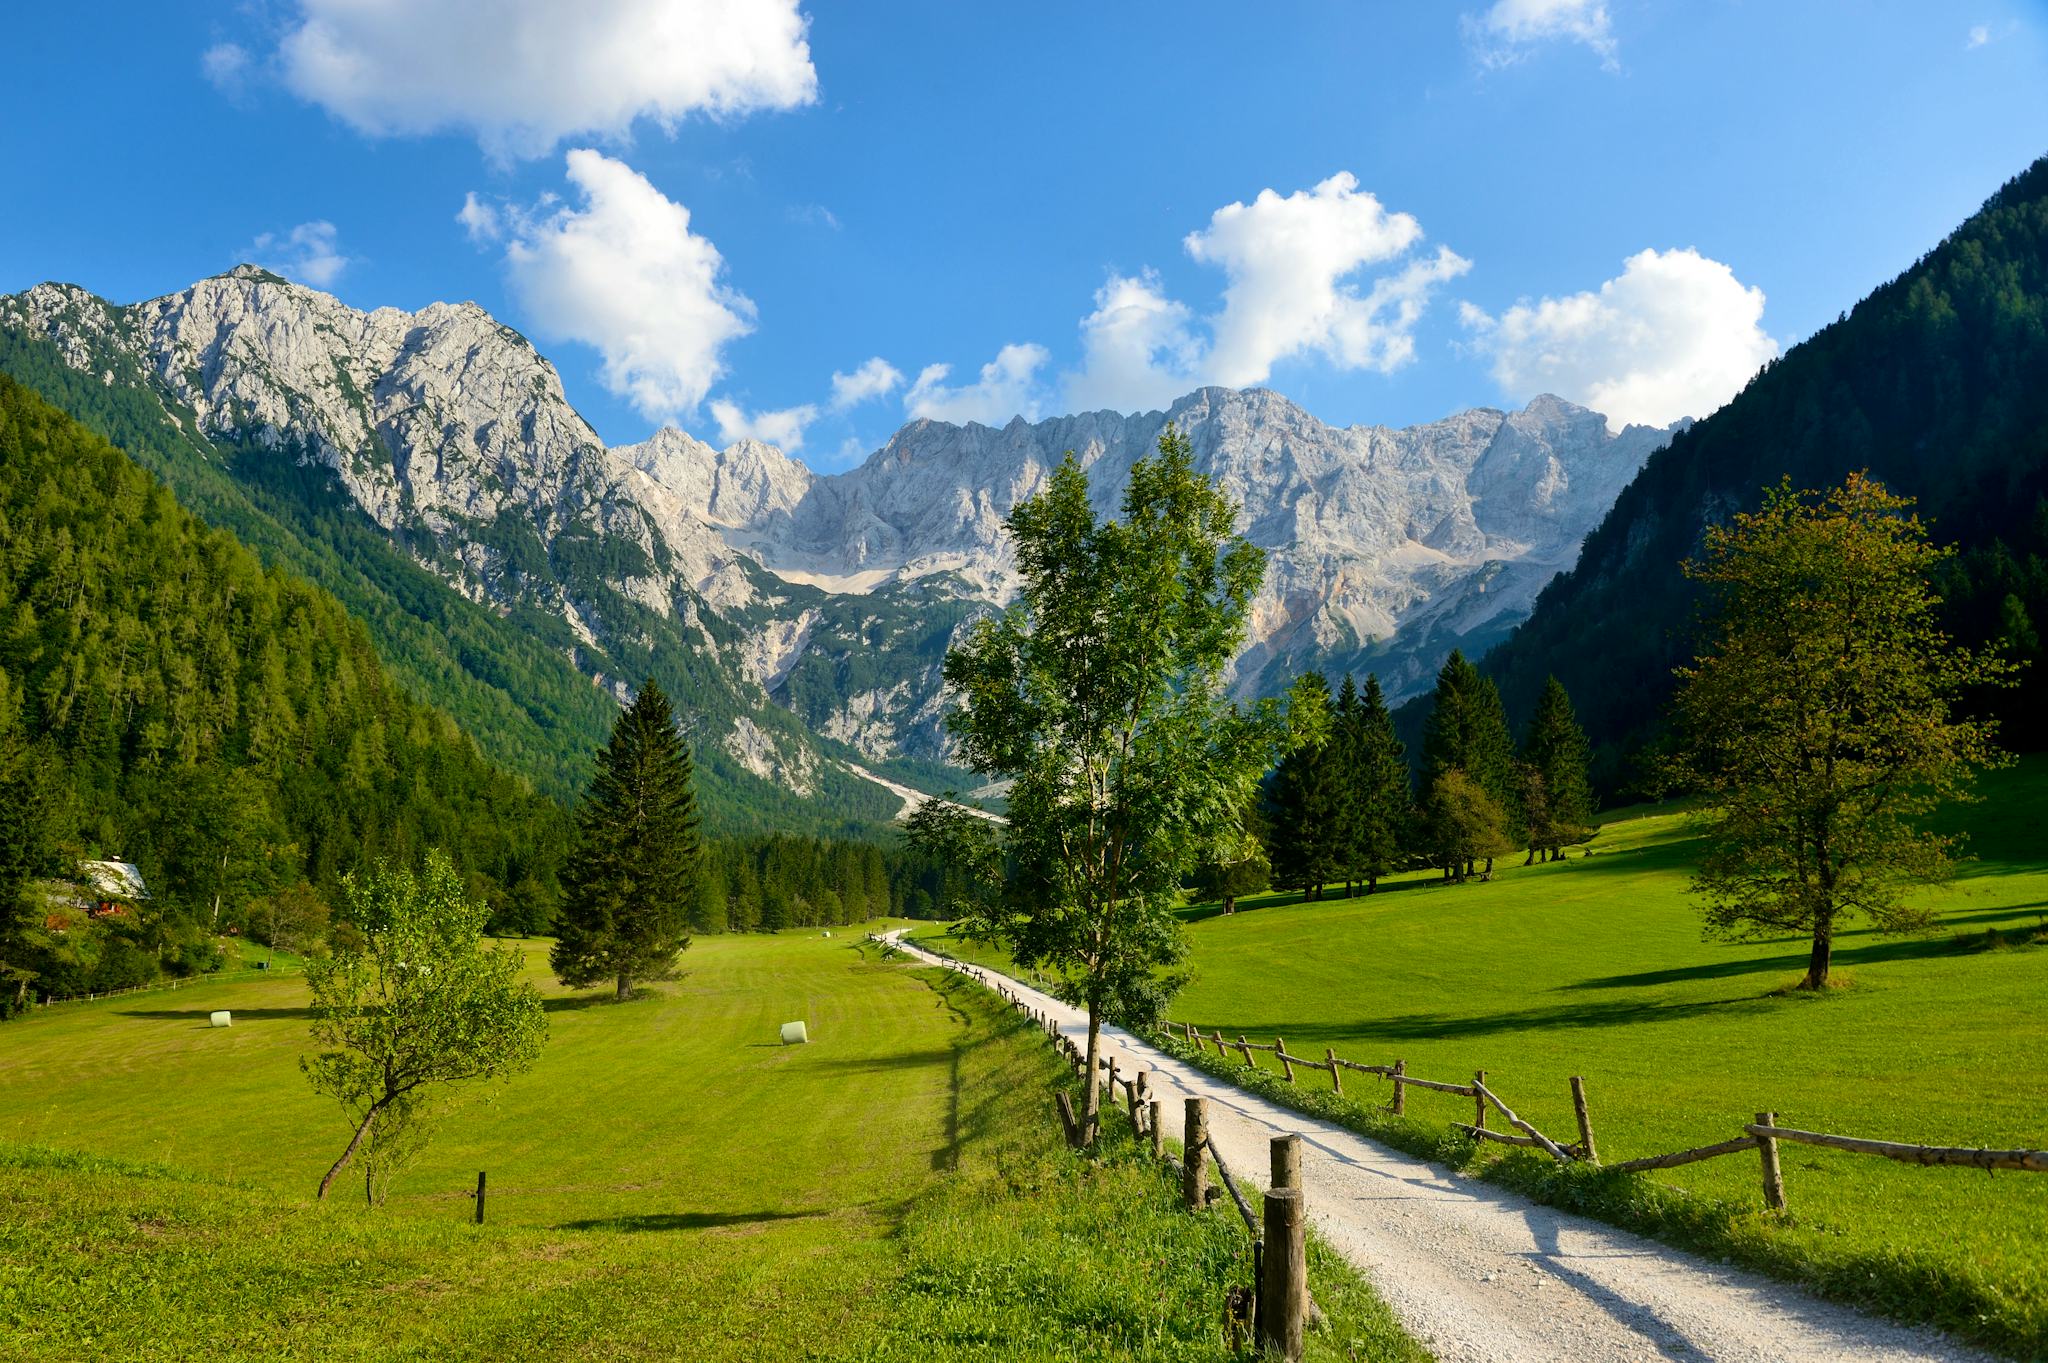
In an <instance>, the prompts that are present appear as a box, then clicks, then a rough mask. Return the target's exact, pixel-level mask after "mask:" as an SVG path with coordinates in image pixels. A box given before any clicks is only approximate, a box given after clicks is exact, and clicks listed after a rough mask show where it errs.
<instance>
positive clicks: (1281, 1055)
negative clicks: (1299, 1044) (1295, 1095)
mask: <svg viewBox="0 0 2048 1363" xmlns="http://www.w3.org/2000/svg"><path fill="white" fill-rule="evenodd" d="M1273 1054H1274V1056H1275V1057H1277V1058H1278V1059H1279V1061H1280V1069H1281V1072H1282V1073H1284V1074H1285V1075H1286V1076H1287V1082H1288V1083H1290V1084H1291V1083H1293V1082H1294V1062H1293V1061H1292V1060H1289V1059H1288V1058H1287V1038H1286V1037H1284V1036H1276V1037H1274V1038H1273Z"/></svg>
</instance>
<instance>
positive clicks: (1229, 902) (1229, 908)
mask: <svg viewBox="0 0 2048 1363" xmlns="http://www.w3.org/2000/svg"><path fill="white" fill-rule="evenodd" d="M1223 912H1225V913H1236V912H1237V896H1236V895H1234V894H1227V895H1225V896H1223Z"/></svg>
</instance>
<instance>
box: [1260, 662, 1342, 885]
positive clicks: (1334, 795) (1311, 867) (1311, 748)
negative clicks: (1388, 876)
mask: <svg viewBox="0 0 2048 1363" xmlns="http://www.w3.org/2000/svg"><path fill="white" fill-rule="evenodd" d="M1292 703H1293V704H1294V705H1295V706H1297V707H1299V709H1300V711H1301V712H1302V713H1303V714H1315V715H1317V716H1319V717H1320V722H1319V723H1318V724H1317V725H1316V726H1315V729H1314V730H1313V731H1312V732H1314V733H1315V737H1313V738H1311V739H1309V740H1307V741H1304V742H1302V743H1301V744H1299V745H1298V746H1296V747H1295V748H1294V749H1293V750H1292V751H1291V752H1289V753H1288V754H1287V755H1286V756H1285V757H1283V758H1281V759H1280V765H1279V767H1278V769H1276V770H1275V771H1274V773H1273V782H1272V786H1271V788H1270V790H1269V791H1268V794H1267V805H1268V809H1267V821H1268V824H1269V827H1270V830H1271V831H1270V835H1269V836H1270V837H1271V840H1272V841H1271V844H1270V848H1269V853H1268V855H1269V857H1270V860H1271V861H1272V866H1273V883H1274V884H1275V885H1278V886H1279V887H1280V888H1281V889H1283V890H1299V891H1301V895H1302V898H1303V899H1321V898H1322V897H1323V887H1324V886H1325V885H1327V884H1329V883H1330V882H1331V881H1332V880H1336V879H1338V878H1339V877H1341V876H1342V875H1343V873H1344V872H1343V858H1342V846H1341V838H1342V836H1343V826H1342V825H1343V819H1342V805H1343V792H1342V790H1341V788H1340V786H1339V767H1338V758H1339V749H1340V744H1341V738H1340V736H1339V733H1338V731H1337V729H1336V726H1335V725H1334V724H1332V723H1330V722H1329V715H1330V683H1329V681H1328V680H1327V679H1325V678H1324V676H1323V675H1322V673H1320V672H1310V673H1307V674H1306V675H1304V676H1303V677H1302V678H1301V680H1300V681H1299V682H1297V683H1295V686H1294V690H1293V693H1292Z"/></svg>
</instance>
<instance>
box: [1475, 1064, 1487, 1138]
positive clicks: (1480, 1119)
mask: <svg viewBox="0 0 2048 1363" xmlns="http://www.w3.org/2000/svg"><path fill="white" fill-rule="evenodd" d="M1485 1083H1486V1071H1485V1070H1474V1071H1472V1089H1473V1093H1472V1102H1473V1104H1474V1105H1475V1106H1476V1107H1477V1109H1478V1112H1479V1115H1478V1116H1476V1117H1474V1118H1473V1119H1472V1125H1474V1126H1476V1127H1478V1128H1479V1129H1480V1130H1481V1131H1484V1130H1486V1095H1485V1094H1483V1093H1480V1092H1479V1091H1478V1090H1479V1089H1480V1088H1482V1087H1483V1086H1484V1085H1485Z"/></svg>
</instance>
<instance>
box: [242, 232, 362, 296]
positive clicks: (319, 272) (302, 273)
mask: <svg viewBox="0 0 2048 1363" xmlns="http://www.w3.org/2000/svg"><path fill="white" fill-rule="evenodd" d="M241 254H242V255H243V256H244V257H245V258H246V259H249V260H252V261H254V262H255V263H256V264H258V265H261V266H262V267H263V268H265V269H266V270H273V271H275V272H276V273H278V274H281V275H283V276H284V277H285V278H287V279H296V280H298V281H299V282H300V283H302V284H311V285H312V286H313V287H314V288H316V289H325V288H329V287H331V286H332V285H333V284H334V282H335V281H336V280H338V279H340V278H341V272H342V271H343V270H346V269H347V268H348V267H349V263H350V261H349V257H347V256H345V255H343V254H342V253H341V245H340V233H338V232H336V231H335V230H334V224H333V223H331V222H325V221H320V222H302V223H300V224H299V225H298V226H297V227H294V228H292V229H291V230H290V231H289V232H265V233H264V234H263V235H262V236H260V237H258V238H256V240H255V241H253V242H251V243H250V244H249V245H248V246H247V247H246V248H244V250H243V251H242V253H241Z"/></svg>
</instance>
